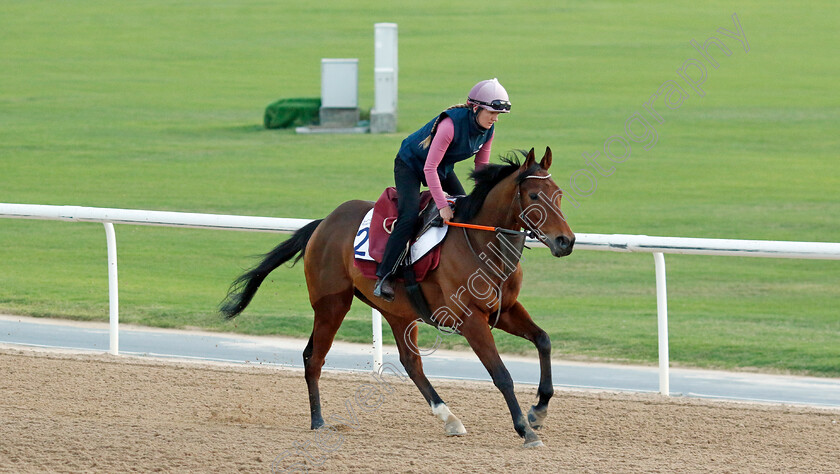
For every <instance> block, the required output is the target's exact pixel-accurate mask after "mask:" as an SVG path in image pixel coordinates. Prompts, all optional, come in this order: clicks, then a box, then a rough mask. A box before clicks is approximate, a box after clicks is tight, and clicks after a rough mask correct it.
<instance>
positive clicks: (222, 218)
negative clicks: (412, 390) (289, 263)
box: [0, 203, 840, 395]
mask: <svg viewBox="0 0 840 474" xmlns="http://www.w3.org/2000/svg"><path fill="white" fill-rule="evenodd" d="M2 217H7V218H18V219H41V220H59V221H68V222H100V223H103V224H104V225H105V234H106V243H107V249H108V287H109V299H110V347H109V352H110V353H112V354H118V353H119V309H118V308H119V298H118V285H117V243H116V236H115V233H114V227H113V224H132V225H154V226H166V227H188V228H197V229H223V230H238V231H256V232H281V233H292V232H294V231H296V230H298V229H300V228H301V227H303V226H304V225H306V224H308V223H309V222H311V220H310V219H287V218H278V217H252V216H232V215H221V214H196V213H187V212H169V211H144V210H135V209H110V208H100V207H80V206H47V205H39V204H6V203H0V218H2ZM576 236H577V239H576V241H575V249H577V250H606V251H612V252H646V253H652V254H653V258H654V266H655V270H656V306H657V321H658V333H659V336H658V338H659V391H660V393H662V394H663V395H668V394H669V393H670V387H669V366H670V365H669V356H668V298H667V293H666V285H665V257H664V254H666V253H676V254H693V255H724V256H736V257H765V258H795V259H818V260H840V243H834V242H785V241H771V240H733V239H695V238H683V237H651V236H647V235H626V234H582V233H579V234H576ZM529 245H530V246H532V247H545V246H544V245H543V244H542V243H540V242H538V241H529ZM372 326H373V345H374V349H373V351H374V354H373V370H378V369H379V367H380V366H381V365H382V316H381V315H380V314H379V312H377V311H376V310H373V316H372Z"/></svg>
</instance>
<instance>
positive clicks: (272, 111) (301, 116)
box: [263, 98, 321, 128]
mask: <svg viewBox="0 0 840 474" xmlns="http://www.w3.org/2000/svg"><path fill="white" fill-rule="evenodd" d="M320 108H321V99H320V98H314V99H313V98H297V99H280V100H278V101H277V102H274V103H272V104H270V105H269V106H268V107H266V108H265V116H264V117H263V124H264V125H265V128H287V127H292V126H295V127H299V126H304V125H312V124H314V123H316V122H318V110H319V109H320Z"/></svg>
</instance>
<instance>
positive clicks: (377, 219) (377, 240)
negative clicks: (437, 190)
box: [353, 186, 441, 281]
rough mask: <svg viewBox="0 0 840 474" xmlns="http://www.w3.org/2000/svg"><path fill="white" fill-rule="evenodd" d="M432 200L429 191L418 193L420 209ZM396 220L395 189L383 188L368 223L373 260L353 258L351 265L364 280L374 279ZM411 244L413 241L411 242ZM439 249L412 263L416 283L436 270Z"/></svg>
mask: <svg viewBox="0 0 840 474" xmlns="http://www.w3.org/2000/svg"><path fill="white" fill-rule="evenodd" d="M431 200H432V194H431V193H430V192H429V191H423V192H422V193H420V209H417V212H418V213H419V212H420V211H421V210H422V209H425V208H426V206H427V205H429V202H430V201H431ZM396 220H397V189H396V188H395V187H393V186H390V187H387V188H385V191H383V192H382V195H381V196H379V199H377V200H376V203H375V204H374V205H373V216H372V217H371V221H370V234H369V239H370V243H369V244H368V245H369V249H368V254H369V255H370V256H371V257H372V258H373V259H374V260H375V262H374V261H370V260H362V259H360V258H355V259H354V260H353V264H354V265H355V266H356V268H358V269H359V270H361V271H362V274H363V275H364V276H365V277H366V278H370V279H374V280H375V279H376V265H377V263H378V262H381V261H382V256H383V255H384V254H385V246H386V245H387V244H388V237H389V236H390V235H391V231H392V230H393V229H394V223H395V222H396ZM412 243H413V241H412ZM440 249H441V246H440V245H438V246H437V247H435V248H434V249H432V250H431V251H430V252H429V253H427V254H426V255H424V256H423V257H421V258H420V259H419V260H418V261H417V262H415V263H414V265H413V267H414V273H415V275H416V278H417V281H422V280H423V279H424V278H425V277H426V274H427V273H428V272H430V271H431V270H434V269H435V268H437V266H438V264H439V263H440Z"/></svg>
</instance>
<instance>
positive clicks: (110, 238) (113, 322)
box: [103, 222, 120, 355]
mask: <svg viewBox="0 0 840 474" xmlns="http://www.w3.org/2000/svg"><path fill="white" fill-rule="evenodd" d="M103 224H105V241H106V242H107V243H108V323H109V326H108V335H109V337H110V343H109V345H108V351H109V352H110V353H111V354H114V355H117V354H119V353H120V292H119V285H118V283H117V235H116V233H115V232H114V224H113V223H111V222H103Z"/></svg>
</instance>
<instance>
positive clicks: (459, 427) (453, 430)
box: [443, 419, 467, 436]
mask: <svg viewBox="0 0 840 474" xmlns="http://www.w3.org/2000/svg"><path fill="white" fill-rule="evenodd" d="M443 429H444V431H446V436H464V435H465V434H467V429H466V428H464V424H463V423H461V420H458V419H455V420H453V421H450V422H448V423H446V425H444V427H443Z"/></svg>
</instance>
